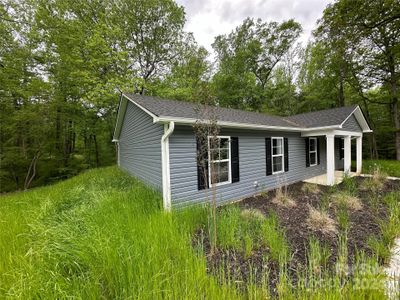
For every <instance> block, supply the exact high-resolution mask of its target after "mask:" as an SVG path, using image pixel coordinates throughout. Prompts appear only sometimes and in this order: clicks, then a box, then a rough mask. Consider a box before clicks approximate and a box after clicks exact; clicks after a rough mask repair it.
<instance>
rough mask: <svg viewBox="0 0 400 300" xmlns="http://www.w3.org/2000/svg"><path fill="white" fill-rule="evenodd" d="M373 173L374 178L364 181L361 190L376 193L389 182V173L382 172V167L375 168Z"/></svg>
mask: <svg viewBox="0 0 400 300" xmlns="http://www.w3.org/2000/svg"><path fill="white" fill-rule="evenodd" d="M371 173H372V177H369V178H367V179H365V180H364V181H363V184H362V185H361V189H362V190H367V191H371V192H373V193H376V192H377V191H379V190H381V189H382V188H383V186H384V184H385V182H386V180H387V173H386V172H384V171H382V169H381V167H380V166H378V165H375V166H374V167H373V169H372V172H371Z"/></svg>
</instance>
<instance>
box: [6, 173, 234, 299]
mask: <svg viewBox="0 0 400 300" xmlns="http://www.w3.org/2000/svg"><path fill="white" fill-rule="evenodd" d="M160 203H161V199H160V195H159V194H158V193H157V192H154V191H152V190H150V189H148V188H146V187H144V185H143V184H141V183H140V182H138V181H136V180H135V179H132V178H130V177H129V176H127V175H126V174H124V173H123V172H121V171H119V170H117V169H116V168H106V169H99V170H93V171H88V172H86V173H84V174H82V175H79V176H77V177H75V178H73V179H70V180H66V181H64V182H62V183H59V184H56V185H53V186H49V187H44V188H38V189H34V190H32V191H29V192H26V193H15V194H10V195H7V196H2V197H1V201H0V220H1V221H0V298H5V297H10V298H22V299H33V298H45V299H61V298H78V299H98V298H119V299H121V298H138V299H158V298H174V299H175V298H179V297H181V296H182V295H185V297H187V298H198V297H203V298H206V297H207V298H208V297H211V298H220V297H221V298H237V297H238V295H237V292H236V291H235V289H234V288H233V287H230V288H229V289H228V287H226V286H224V285H220V284H218V283H217V280H216V279H215V278H214V277H211V276H209V275H208V274H207V271H206V261H205V259H204V257H203V256H202V255H198V254H196V253H195V252H194V250H193V248H192V247H191V234H192V232H193V230H195V228H197V227H198V226H199V224H202V223H204V222H205V220H206V216H205V215H204V211H203V210H201V209H197V210H196V209H194V210H187V211H183V212H179V213H175V214H172V215H171V214H167V213H164V212H163V211H162V210H161V209H160Z"/></svg>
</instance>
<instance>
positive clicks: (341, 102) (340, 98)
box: [338, 66, 344, 107]
mask: <svg viewBox="0 0 400 300" xmlns="http://www.w3.org/2000/svg"><path fill="white" fill-rule="evenodd" d="M339 74H340V76H339V77H340V79H339V95H338V107H342V106H344V70H343V66H341V67H340V71H339Z"/></svg>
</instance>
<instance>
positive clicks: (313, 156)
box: [308, 138, 318, 166]
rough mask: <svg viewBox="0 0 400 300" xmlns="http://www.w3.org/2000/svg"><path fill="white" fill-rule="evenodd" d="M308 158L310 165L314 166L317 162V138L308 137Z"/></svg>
mask: <svg viewBox="0 0 400 300" xmlns="http://www.w3.org/2000/svg"><path fill="white" fill-rule="evenodd" d="M309 141H310V142H309V149H308V150H309V151H308V153H309V158H310V166H316V165H317V164H318V161H317V138H310V139H309Z"/></svg>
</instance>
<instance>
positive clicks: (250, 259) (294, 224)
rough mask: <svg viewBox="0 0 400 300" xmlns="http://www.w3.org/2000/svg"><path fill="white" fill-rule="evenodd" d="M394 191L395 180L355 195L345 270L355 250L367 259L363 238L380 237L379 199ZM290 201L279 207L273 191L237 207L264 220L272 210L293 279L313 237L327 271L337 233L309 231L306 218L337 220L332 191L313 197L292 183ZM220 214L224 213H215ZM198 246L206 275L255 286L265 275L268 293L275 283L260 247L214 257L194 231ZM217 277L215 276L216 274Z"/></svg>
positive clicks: (274, 269) (382, 213)
mask: <svg viewBox="0 0 400 300" xmlns="http://www.w3.org/2000/svg"><path fill="white" fill-rule="evenodd" d="M364 180H366V179H365V178H361V177H357V178H355V182H356V186H361V185H362V183H363V181H364ZM344 189H345V186H344V185H343V184H341V185H338V186H337V190H336V192H337V191H339V192H340V191H342V190H344ZM398 190H400V181H392V180H388V181H387V182H386V183H385V184H384V186H383V187H382V188H381V189H380V190H379V191H378V192H376V193H374V194H373V195H372V193H371V192H369V191H361V190H356V191H357V192H356V195H355V196H357V197H358V199H360V200H361V202H362V209H360V210H353V211H350V212H349V213H348V221H349V226H348V229H347V238H348V240H347V244H348V247H347V248H348V249H347V250H348V263H349V265H350V266H351V265H352V264H353V263H354V262H355V255H356V251H360V250H362V251H364V252H365V253H366V254H367V255H371V254H372V252H371V249H370V248H369V247H368V239H369V238H370V237H372V236H379V235H380V228H379V221H380V220H382V219H385V218H386V217H387V209H386V207H385V205H384V204H383V203H382V201H380V200H381V199H382V198H383V196H384V195H385V194H387V193H388V192H391V191H398ZM288 192H289V194H290V195H291V199H292V200H293V201H294V202H295V205H293V206H282V205H279V204H277V203H276V201H273V200H274V199H275V197H276V195H275V192H274V191H270V192H268V193H265V194H263V195H262V196H257V197H250V198H247V199H245V200H243V201H241V202H239V203H237V204H234V205H237V206H238V207H239V208H240V209H241V210H257V211H260V212H262V213H263V214H264V215H265V216H268V214H269V213H270V212H271V211H272V212H274V213H275V214H276V215H277V217H278V221H279V225H280V226H281V227H282V228H284V230H285V235H286V239H287V241H288V243H289V247H290V252H291V258H290V260H289V262H288V264H287V269H288V271H289V275H293V277H292V278H293V280H296V272H297V271H299V270H302V269H304V268H306V266H307V253H308V245H309V240H310V238H312V237H314V238H316V239H317V240H318V241H319V242H320V244H321V245H324V246H325V247H327V248H328V249H329V250H330V252H331V255H330V257H329V259H328V263H327V266H326V267H327V268H328V269H333V268H334V267H335V263H336V261H337V259H338V252H339V234H340V233H337V234H332V233H328V234H327V233H326V231H324V230H319V229H318V228H310V226H308V222H307V219H308V218H309V215H310V207H313V208H316V209H323V210H324V212H325V213H326V214H327V216H329V217H330V218H331V219H333V220H335V221H337V220H338V208H337V206H335V205H333V203H332V201H331V200H330V199H329V195H331V193H332V189H331V188H329V187H326V186H318V189H316V190H315V191H313V192H310V191H309V189H308V188H307V189H305V188H304V187H303V183H296V184H292V185H290V186H288ZM221 209H224V208H221ZM200 236H201V240H202V241H203V242H202V243H203V245H202V247H203V251H204V252H205V253H206V256H207V265H208V269H209V271H210V272H211V273H215V272H221V269H222V270H223V274H222V275H223V276H225V278H226V279H229V280H233V281H235V282H236V283H239V285H240V283H241V282H243V283H245V282H247V281H248V280H250V279H251V280H252V281H256V282H260V281H262V280H265V278H264V277H263V276H265V274H267V277H268V278H267V279H268V285H269V287H270V291H272V292H273V291H274V290H275V287H276V283H277V282H278V280H279V269H280V268H279V265H278V262H276V261H274V260H272V259H270V258H269V255H268V254H269V251H270V250H269V248H268V247H266V246H264V247H261V248H258V249H255V250H253V251H252V253H251V255H248V256H247V257H246V256H245V255H244V254H243V252H241V251H237V250H233V249H228V250H221V249H219V250H218V251H217V253H215V254H214V255H212V256H211V255H209V250H210V247H209V244H208V239H207V234H206V233H205V232H203V231H198V232H197V234H196V236H195V237H194V244H198V243H199V239H200ZM219 275H221V274H219Z"/></svg>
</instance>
